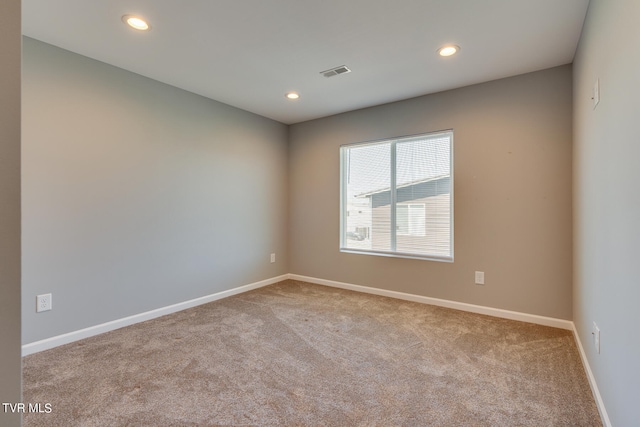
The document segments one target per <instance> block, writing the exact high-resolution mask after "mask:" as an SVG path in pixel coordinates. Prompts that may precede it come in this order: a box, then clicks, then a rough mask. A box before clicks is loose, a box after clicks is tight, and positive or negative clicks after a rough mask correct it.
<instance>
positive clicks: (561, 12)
mask: <svg viewBox="0 0 640 427" xmlns="http://www.w3.org/2000/svg"><path fill="white" fill-rule="evenodd" d="M588 4H589V0H394V1H392V0H314V1H312V0H180V1H178V0H100V1H98V0H23V1H22V9H23V33H24V34H25V35H27V36H29V37H33V38H35V39H38V40H42V41H44V42H47V43H51V44H53V45H56V46H59V47H62V48H64V49H68V50H70V51H73V52H76V53H79V54H82V55H85V56H88V57H91V58H94V59H97V60H100V61H103V62H106V63H109V64H113V65H115V66H118V67H121V68H124V69H126V70H130V71H133V72H135V73H139V74H142V75H145V76H148V77H150V78H152V79H155V80H159V81H161V82H164V83H168V84H170V85H173V86H177V87H179V88H182V89H185V90H188V91H191V92H195V93H197V94H200V95H203V96H206V97H209V98H212V99H215V100H217V101H221V102H224V103H226V104H230V105H233V106H235V107H238V108H242V109H244V110H248V111H251V112H253V113H256V114H260V115H262V116H265V117H269V118H272V119H274V120H277V121H280V122H282V123H286V124H291V123H297V122H301V121H305V120H309V119H314V118H318V117H323V116H328V115H331V114H336V113H341V112H344V111H349V110H354V109H358V108H363V107H369V106H373V105H378V104H382V103H387V102H392V101H398V100H401V99H406V98H411V97H414V96H419V95H424V94H428V93H434V92H439V91H442V90H447V89H452V88H457V87H461V86H466V85H470V84H474V83H480V82H485V81H489V80H495V79H498V78H502V77H507V76H513V75H517V74H522V73H526V72H530V71H535V70H541V69H545V68H549V67H554V66H557V65H563V64H568V63H571V62H572V61H573V56H574V53H575V50H576V46H577V43H578V39H579V37H580V32H581V29H582V23H583V21H584V17H585V14H586V10H587V6H588ZM125 14H137V15H140V16H142V17H144V18H146V19H147V20H148V21H149V23H150V24H151V26H152V29H151V31H149V32H146V33H142V32H137V31H135V30H132V29H130V28H128V27H127V26H125V25H124V24H123V23H122V21H121V17H122V15H125ZM448 43H453V44H457V45H459V46H461V48H462V49H461V51H460V52H459V53H458V54H457V55H455V56H453V57H450V58H441V57H439V56H438V55H437V54H436V49H437V48H438V47H440V46H442V45H444V44H448ZM339 65H346V66H348V67H349V68H351V70H352V72H351V73H349V74H343V75H339V76H335V77H331V78H326V77H323V76H322V75H321V74H320V71H324V70H326V69H328V68H332V67H337V66H339ZM288 91H297V92H299V93H300V95H301V98H300V99H299V100H297V101H289V100H287V99H285V97H284V95H285V93H286V92H288Z"/></svg>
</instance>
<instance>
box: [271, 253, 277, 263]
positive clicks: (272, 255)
mask: <svg viewBox="0 0 640 427" xmlns="http://www.w3.org/2000/svg"><path fill="white" fill-rule="evenodd" d="M271 262H276V254H271Z"/></svg>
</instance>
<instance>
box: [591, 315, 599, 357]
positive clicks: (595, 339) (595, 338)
mask: <svg viewBox="0 0 640 427" xmlns="http://www.w3.org/2000/svg"><path fill="white" fill-rule="evenodd" d="M591 333H592V334H593V345H594V346H595V347H596V351H597V352H598V353H600V328H598V325H596V322H593V331H591Z"/></svg>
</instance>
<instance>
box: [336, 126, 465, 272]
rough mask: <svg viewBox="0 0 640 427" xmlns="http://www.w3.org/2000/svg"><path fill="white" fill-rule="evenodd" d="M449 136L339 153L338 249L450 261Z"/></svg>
mask: <svg viewBox="0 0 640 427" xmlns="http://www.w3.org/2000/svg"><path fill="white" fill-rule="evenodd" d="M452 152H453V131H445V132H437V133H429V134H424V135H417V136H410V137H403V138H394V139H390V140H384V141H377V142H368V143H360V144H352V145H344V146H342V147H341V148H340V162H341V177H340V185H341V203H340V216H341V220H340V250H342V251H345V252H356V253H367V254H374V255H387V256H401V257H407V258H425V259H435V260H442V261H453V173H452V170H453V168H452V166H453V165H452V158H453V156H452Z"/></svg>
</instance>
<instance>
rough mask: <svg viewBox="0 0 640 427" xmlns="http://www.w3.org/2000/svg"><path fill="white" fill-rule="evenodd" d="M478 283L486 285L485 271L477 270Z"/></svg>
mask: <svg viewBox="0 0 640 427" xmlns="http://www.w3.org/2000/svg"><path fill="white" fill-rule="evenodd" d="M476 285H484V271H476Z"/></svg>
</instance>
